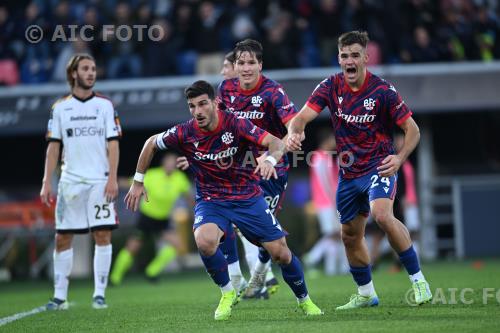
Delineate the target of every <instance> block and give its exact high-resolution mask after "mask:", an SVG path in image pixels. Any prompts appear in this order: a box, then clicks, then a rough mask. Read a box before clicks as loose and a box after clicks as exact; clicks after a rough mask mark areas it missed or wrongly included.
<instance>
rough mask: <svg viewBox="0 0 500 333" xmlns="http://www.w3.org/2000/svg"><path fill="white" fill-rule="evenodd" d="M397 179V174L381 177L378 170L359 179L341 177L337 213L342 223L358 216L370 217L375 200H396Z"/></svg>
mask: <svg viewBox="0 0 500 333" xmlns="http://www.w3.org/2000/svg"><path fill="white" fill-rule="evenodd" d="M397 179H398V177H397V174H395V175H393V176H391V177H380V176H379V175H378V172H377V169H374V170H373V171H371V172H369V173H367V174H366V175H364V176H361V177H359V178H352V179H346V178H343V177H342V175H339V187H338V189H337V211H338V214H339V220H340V223H347V222H349V221H351V220H352V219H354V218H355V217H356V216H357V215H358V214H362V215H366V216H368V214H369V213H370V202H371V201H373V200H375V199H380V198H388V199H391V200H394V196H395V195H396V187H397V184H396V183H397Z"/></svg>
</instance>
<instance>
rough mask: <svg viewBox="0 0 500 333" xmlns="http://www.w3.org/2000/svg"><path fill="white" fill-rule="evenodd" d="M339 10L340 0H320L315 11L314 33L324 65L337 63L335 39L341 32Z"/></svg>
mask: <svg viewBox="0 0 500 333" xmlns="http://www.w3.org/2000/svg"><path fill="white" fill-rule="evenodd" d="M340 11H341V8H340V1H338V0H320V1H319V4H318V7H317V9H316V12H315V15H316V19H315V24H316V26H317V28H316V34H317V36H318V39H319V49H320V55H321V63H322V65H324V66H331V65H333V64H337V53H338V50H337V39H338V38H339V36H340V34H341V28H340V21H341V17H340Z"/></svg>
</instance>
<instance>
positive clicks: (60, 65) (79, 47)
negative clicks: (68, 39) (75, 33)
mask: <svg viewBox="0 0 500 333" xmlns="http://www.w3.org/2000/svg"><path fill="white" fill-rule="evenodd" d="M76 53H90V51H89V49H88V47H87V43H86V42H85V41H83V40H81V39H80V38H77V39H76V40H75V41H74V42H72V43H65V46H64V48H63V49H62V50H61V52H59V55H58V56H57V59H56V62H55V64H54V70H53V72H52V81H56V82H66V65H67V64H68V63H69V61H70V59H71V57H72V56H73V55H75V54H76Z"/></svg>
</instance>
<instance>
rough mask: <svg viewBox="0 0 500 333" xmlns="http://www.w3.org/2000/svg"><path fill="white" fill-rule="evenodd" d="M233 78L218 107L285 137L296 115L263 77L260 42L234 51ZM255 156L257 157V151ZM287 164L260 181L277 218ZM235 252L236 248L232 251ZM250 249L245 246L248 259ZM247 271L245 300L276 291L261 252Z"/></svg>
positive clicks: (225, 86) (284, 96)
mask: <svg viewBox="0 0 500 333" xmlns="http://www.w3.org/2000/svg"><path fill="white" fill-rule="evenodd" d="M233 53H234V57H235V62H234V69H235V72H236V74H237V75H238V76H237V77H236V78H232V79H227V80H224V81H223V82H222V83H221V84H220V85H219V91H218V102H219V103H218V105H219V108H220V109H222V110H227V111H230V112H232V113H233V114H235V115H236V116H238V118H241V119H248V120H250V121H251V122H252V123H253V124H255V125H257V126H259V127H260V128H262V129H265V130H266V131H268V132H269V133H271V134H273V135H274V136H276V137H278V138H280V139H283V138H284V137H285V136H286V134H287V129H286V126H287V125H288V123H289V121H290V120H291V119H292V118H293V117H294V116H295V115H296V114H297V113H298V110H297V108H296V107H295V105H294V104H293V103H292V102H291V101H290V99H289V98H288V95H287V94H286V93H285V90H284V89H283V87H282V86H281V85H280V84H279V83H277V82H276V81H273V80H271V79H269V78H267V77H265V76H264V75H262V56H263V50H262V46H261V44H260V43H259V42H257V41H255V40H252V39H246V40H243V41H241V42H238V43H237V44H236V46H235V48H234V50H233ZM254 151H255V153H254V156H255V157H256V158H257V157H258V156H259V149H258V147H255V148H254ZM288 168H289V163H288V159H287V157H286V155H285V156H284V157H283V158H282V160H280V161H279V163H278V164H277V165H276V171H277V173H278V178H277V179H269V180H261V182H260V186H261V187H262V190H263V191H264V198H265V200H266V202H267V204H268V206H269V209H270V210H271V212H273V214H275V215H276V213H277V211H278V210H279V209H280V203H281V200H282V199H283V192H284V191H285V189H286V186H287V183H288ZM234 248H235V247H234ZM250 250H251V249H250V248H249V247H248V246H246V247H245V251H246V252H247V253H246V254H247V258H248V257H251V256H252V255H251V252H252V251H250ZM254 260H255V261H254V262H255V263H254V264H253V267H250V270H251V272H252V278H251V279H250V285H249V287H248V288H247V290H246V292H245V295H244V296H243V297H244V298H259V297H264V298H266V297H267V291H266V287H268V288H269V292H270V293H273V292H275V291H276V290H277V288H278V281H277V280H276V278H275V277H274V275H273V273H272V270H271V269H270V268H269V265H270V257H269V254H268V253H266V252H265V251H264V250H263V249H262V248H261V249H260V251H258V259H257V258H255V259H254ZM247 261H251V260H247Z"/></svg>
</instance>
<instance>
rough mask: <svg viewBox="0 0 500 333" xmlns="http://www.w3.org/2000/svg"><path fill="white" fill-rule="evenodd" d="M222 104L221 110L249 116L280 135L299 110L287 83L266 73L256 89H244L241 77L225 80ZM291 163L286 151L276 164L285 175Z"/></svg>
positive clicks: (220, 99)
mask: <svg viewBox="0 0 500 333" xmlns="http://www.w3.org/2000/svg"><path fill="white" fill-rule="evenodd" d="M218 105H219V108H220V109H221V110H227V111H230V112H232V113H234V114H235V115H236V116H238V118H243V119H248V120H250V121H251V122H252V123H254V124H255V125H257V126H258V127H260V128H262V129H264V130H266V131H267V132H269V133H271V134H272V135H274V136H276V137H277V138H279V139H282V138H283V137H284V136H285V135H286V133H287V130H286V127H285V124H286V123H287V122H288V121H289V120H291V119H292V118H293V117H294V116H295V115H296V114H297V113H298V110H297V108H296V107H295V105H294V104H293V103H292V102H291V101H290V99H289V98H288V96H287V94H286V93H285V90H284V89H283V87H282V86H281V85H280V84H279V83H277V82H276V81H273V80H271V79H268V78H267V77H265V76H263V75H261V76H260V79H259V82H258V83H257V85H256V86H255V88H254V89H252V90H243V89H242V88H241V87H240V82H239V79H238V78H235V79H229V80H224V81H222V83H221V84H220V85H219V89H218ZM256 154H258V151H257V150H256ZM288 167H289V165H288V158H287V157H286V155H285V156H284V157H283V159H282V160H281V161H279V163H278V164H277V165H276V171H277V172H278V174H279V175H283V174H284V173H286V171H287V170H288Z"/></svg>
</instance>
